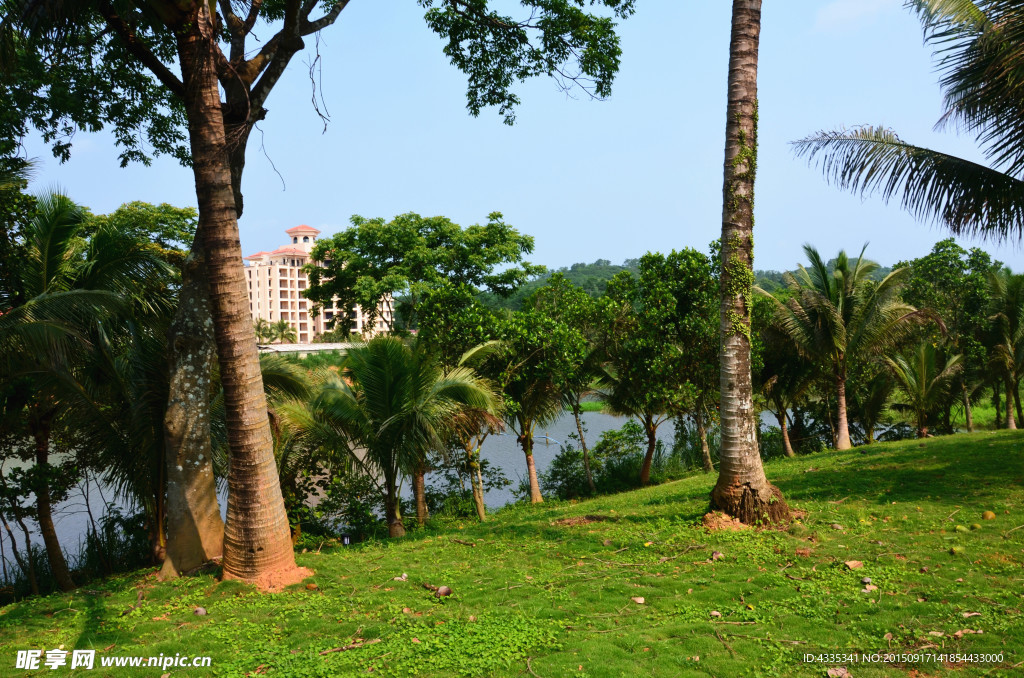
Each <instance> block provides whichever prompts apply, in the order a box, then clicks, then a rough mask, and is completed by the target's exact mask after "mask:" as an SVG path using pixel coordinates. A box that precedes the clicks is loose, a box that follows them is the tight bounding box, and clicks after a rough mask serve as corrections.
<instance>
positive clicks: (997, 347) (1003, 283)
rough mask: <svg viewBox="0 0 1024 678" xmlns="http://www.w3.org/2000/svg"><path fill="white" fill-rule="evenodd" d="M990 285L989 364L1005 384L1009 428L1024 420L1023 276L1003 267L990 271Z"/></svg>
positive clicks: (1007, 426) (1023, 423) (1014, 427)
mask: <svg viewBox="0 0 1024 678" xmlns="http://www.w3.org/2000/svg"><path fill="white" fill-rule="evenodd" d="M988 284H989V294H990V296H991V299H992V316H991V318H990V319H991V320H992V321H993V328H992V329H993V332H992V336H993V343H992V346H991V347H990V355H991V360H990V363H991V366H992V367H993V368H994V369H995V370H996V371H997V372H998V373H999V374H1001V375H1002V377H1003V382H1004V384H1005V387H1006V428H1009V429H1016V428H1017V426H1018V422H1020V421H1021V420H1022V419H1024V416H1022V413H1021V403H1020V393H1019V391H1020V380H1021V377H1022V376H1024V275H1020V274H1017V275H1014V274H1013V273H1012V272H1011V271H1010V269H1008V268H1004V269H1003V270H1001V271H999V272H993V273H990V274H989V276H988ZM1015 409H1016V416H1014V410H1015ZM1021 423H1022V425H1024V422H1021Z"/></svg>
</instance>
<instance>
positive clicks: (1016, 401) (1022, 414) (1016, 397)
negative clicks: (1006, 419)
mask: <svg viewBox="0 0 1024 678" xmlns="http://www.w3.org/2000/svg"><path fill="white" fill-rule="evenodd" d="M1010 392H1011V393H1013V405H1014V407H1015V408H1016V409H1017V421H1019V422H1024V411H1021V407H1020V381H1019V380H1018V381H1014V382H1013V387H1012V388H1011V389H1010Z"/></svg>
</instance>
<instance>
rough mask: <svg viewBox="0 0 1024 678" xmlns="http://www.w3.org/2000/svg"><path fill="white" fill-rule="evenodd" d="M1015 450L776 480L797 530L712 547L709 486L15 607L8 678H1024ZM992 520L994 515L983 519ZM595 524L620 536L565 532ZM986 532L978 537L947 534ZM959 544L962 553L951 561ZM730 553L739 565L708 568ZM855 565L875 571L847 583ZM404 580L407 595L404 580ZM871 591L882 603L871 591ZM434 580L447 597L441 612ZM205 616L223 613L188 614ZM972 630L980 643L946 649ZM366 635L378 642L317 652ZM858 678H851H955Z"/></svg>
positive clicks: (774, 472)
mask: <svg viewBox="0 0 1024 678" xmlns="http://www.w3.org/2000/svg"><path fill="white" fill-rule="evenodd" d="M1022 443H1024V434H1016V433H1013V432H998V433H978V434H974V435H972V436H967V435H960V436H951V437H946V438H936V439H932V440H929V441H928V442H927V443H926V444H924V445H923V446H921V445H919V444H918V443H917V442H906V443H894V444H888V445H876V446H874V447H872V448H870V449H869V450H867V451H865V452H861V451H859V450H854V451H852V452H849V453H835V452H829V453H822V454H818V455H813V456H808V457H803V458H800V459H797V460H792V461H790V460H784V461H779V462H776V463H772V464H769V465H768V474H769V476H770V477H771V478H772V479H773V480H774V481H775V482H776V483H777V484H778V485H779V486H780V487H781V488H782V490H783V492H784V493H785V494H786V496H787V498H788V499H789V501H790V503H791V504H792V505H793V506H794V507H796V508H800V509H803V510H806V511H807V512H808V515H807V516H806V518H805V519H804V520H803V522H802V523H798V524H796V525H794V526H793V528H792V529H791V530H790V531H789V532H772V531H765V532H755V531H747V532H738V533H737V532H732V533H723V532H718V533H708V532H707V531H706V530H704V529H703V528H702V527H700V518H701V515H702V514H703V513H704V509H705V506H706V497H707V493H708V490H709V488H710V484H711V482H712V478H711V477H710V476H699V477H693V478H689V479H686V480H682V481H678V482H675V483H670V484H667V485H663V486H660V487H655V488H651V489H647V490H642V491H638V492H632V493H628V494H622V495H618V496H614V497H605V498H600V499H596V500H592V501H588V502H580V503H577V504H557V505H556V504H546V505H543V506H540V507H529V506H521V507H515V508H511V509H509V510H505V511H502V512H501V513H500V514H499V515H498V516H496V517H495V519H494V520H492V521H491V522H489V523H487V524H484V525H476V524H473V523H470V522H467V523H465V524H464V525H462V526H459V525H452V526H450V527H448V528H445V529H438V530H437V531H427V532H417V533H413V534H412V535H411V536H410V537H408V538H406V539H404V540H402V541H400V542H397V543H368V544H363V545H360V546H357V547H349V548H343V549H336V550H333V551H328V550H327V549H324V551H323V552H322V553H306V554H302V555H300V556H299V561H300V563H301V564H303V565H306V566H308V567H311V568H313V569H315V570H316V576H315V578H314V581H315V582H316V584H317V585H318V588H317V589H315V590H309V589H307V588H304V587H298V588H297V590H293V591H290V592H286V593H282V594H275V595H259V594H255V593H253V592H252V591H251V590H250V589H248V588H247V587H245V586H242V585H239V584H237V583H224V584H221V583H218V582H216V581H215V580H214V579H213V578H212V576H199V577H192V578H187V579H183V580H180V581H177V582H174V583H171V584H158V583H156V582H155V581H154V580H153V579H152V576H151V574H150V573H147V572H144V573H137V574H134V575H131V576H125V577H120V578H116V579H112V580H110V581H107V582H104V583H103V584H102V585H96V586H95V587H94V588H90V589H89V590H82V591H79V592H76V593H74V594H72V595H61V596H57V595H55V596H51V597H48V598H44V599H39V600H34V601H29V602H26V603H22V604H18V605H14V606H10V607H8V608H5V609H2V610H0V647H4V648H6V649H4V650H3V651H2V653H0V654H2V657H0V675H12V672H13V668H12V667H13V666H14V652H13V649H14V648H27V647H39V648H43V649H48V648H53V647H56V646H57V645H58V644H64V645H65V646H66V647H67V648H72V647H75V648H96V649H103V648H108V647H109V648H110V649H109V650H108V651H107V652H106V654H107V655H131V654H144V655H157V654H159V653H161V652H162V653H168V654H173V653H175V652H183V653H195V654H210V655H213V657H214V669H215V670H216V672H217V673H218V674H220V675H245V673H246V672H247V671H252V670H254V669H257V667H260V666H261V665H263V666H264V669H261V671H263V670H265V671H266V672H267V675H269V676H336V675H350V674H356V673H360V674H362V675H365V674H366V673H367V671H368V670H369V669H370V668H371V667H372V668H373V669H374V670H373V673H374V674H384V675H396V674H397V675H472V676H485V675H501V676H518V675H524V674H525V675H527V676H528V675H530V672H532V673H533V675H536V676H543V677H544V678H550V677H552V676H567V675H574V676H632V675H651V676H699V675H705V676H736V675H779V676H803V675H807V676H822V675H824V674H825V667H824V666H823V665H821V664H816V665H810V664H804V663H801V656H802V655H803V654H804V653H808V652H811V653H813V652H828V651H831V652H852V651H857V652H875V651H883V650H887V649H889V648H891V649H892V650H894V651H912V650H920V651H925V652H972V653H987V652H1003V653H1004V654H1005V660H1006V661H1005V662H1004V663H1003V664H1002V665H1001V666H1002V668H996V669H995V670H993V665H991V664H989V665H984V666H983V665H977V664H976V665H963V666H961V667H954V668H958V675H963V676H980V675H987V676H997V675H1020V674H1019V673H1016V671H1019V670H1020V669H1019V668H1018V669H1016V670H1015V669H1011V668H1009V667H1010V666H1011V665H1013V664H1017V663H1018V662H1022V661H1024V616H1022V611H1021V610H1022V608H1024V601H1022V599H1021V592H1022V590H1024V586H1022V582H1024V570H1022V567H1021V566H1022V562H1024V529H1022V530H1017V531H1015V532H1012V533H1010V534H1008V535H1007V536H1006V537H1005V538H1004V535H1006V533H1007V532H1008V531H1009V530H1010V529H1011V528H1013V527H1016V526H1017V525H1020V524H1021V523H1024V455H1022ZM984 510H992V511H994V512H995V513H996V515H997V518H996V520H994V521H984V522H983V521H982V520H981V514H982V511H984ZM587 514H600V515H604V516H608V517H609V518H610V520H607V521H603V522H595V523H591V524H587V525H579V526H565V525H559V524H555V522H554V521H556V520H559V519H562V518H566V517H570V516H583V515H587ZM949 517H952V520H950V519H949ZM975 522H976V523H979V524H982V529H980V530H977V531H973V532H970V533H968V534H962V533H957V532H956V531H955V530H954V527H955V525H956V524H963V525H966V526H970V524H972V523H975ZM833 524H840V525H841V526H842V527H843V529H842V530H838V529H833V527H832V525H833ZM454 539H460V540H462V541H467V542H474V543H476V546H475V547H469V546H466V545H463V544H460V543H458V542H456V541H454ZM605 544H609V545H605ZM953 544H958V545H961V546H963V547H964V549H965V553H964V554H963V555H958V556H954V555H951V554H950V553H949V549H950V547H951V545H953ZM797 549H809V550H810V551H809V554H808V552H807V551H802V553H803V554H805V555H798V554H797ZM715 550H717V551H720V552H721V553H722V554H723V555H724V557H723V558H721V559H719V560H717V561H715V562H710V561H709V559H710V558H711V554H712V551H715ZM847 560H860V561H863V563H864V566H863V569H859V570H856V571H849V570H847V569H846V567H845V566H844V565H843V562H844V561H847ZM924 568H927V571H923V570H924ZM403 572H404V573H408V581H405V582H402V581H394V580H393V577H396V576H400V575H401V574H402V573H403ZM865 576H868V577H871V579H872V580H873V583H874V585H876V586H878V587H879V589H878V591H876V592H872V593H862V588H863V584H862V583H861V578H862V577H865ZM961 580H962V581H961ZM423 582H429V583H431V584H434V585H438V586H440V585H448V586H450V587H452V589H454V595H453V596H452V597H450V598H446V599H444V600H437V599H435V598H434V597H432V595H431V593H430V592H429V591H428V590H426V589H424V588H423V587H422V586H421V584H422V583H423ZM139 591H144V597H143V598H142V600H141V603H140V604H139V605H138V606H137V607H134V608H133V607H132V606H134V605H136V601H137V596H138V593H139ZM633 596H643V597H644V598H645V599H646V602H645V604H643V605H639V604H636V603H634V602H632V601H631V600H630V598H631V597H633ZM198 605H201V606H203V607H205V608H206V609H207V610H208V611H209V614H208V615H207V616H204V617H197V616H195V615H193V613H192V611H193V608H194V607H195V606H198ZM712 611H717V612H720V613H721V615H722V616H721V618H713V617H712V616H711V615H710V613H711V612H712ZM965 612H980V613H981V614H980V616H972V617H970V618H965V617H963V613H965ZM961 629H973V630H978V629H980V630H983V631H984V634H982V635H966V636H964V637H963V638H962V639H955V638H953V637H951V634H952V633H954V632H956V631H958V630H961ZM933 631H934V632H943V633H945V634H946V635H945V636H943V637H938V636H932V635H929V632H933ZM887 633H891V634H893V636H894V638H893V640H891V641H887V640H885V639H884V636H885V634H887ZM355 638H365V639H376V638H380V639H381V642H379V643H376V644H373V645H367V646H364V647H361V648H357V649H353V650H350V651H346V652H334V653H329V654H326V655H321V654H319V653H320V652H321V651H322V650H325V649H330V648H335V647H339V646H344V645H347V644H349V643H352V642H353V639H355ZM929 646H935V647H929ZM698 657H699V660H698V659H697V658H698ZM528 658H529V664H528V663H527V659H528ZM528 666H529V672H527V667H528ZM914 668H917V669H919V670H920V671H921V673H917V674H915V673H912V672H911V669H914ZM850 669H851V673H852V674H853V675H855V676H857V678H862V677H864V676H907V675H943V674H944V673H946V672H947V671H948V670H949V669H948V668H947V667H943V666H941V665H935V664H921V665H918V666H916V667H914V666H912V665H903V666H900V667H894V666H891V665H890V666H885V665H881V664H874V665H868V664H858V665H850ZM43 672H45V673H49V672H48V671H46V670H45V669H44V670H43ZM986 672H988V673H986ZM159 673H160V672H154V671H152V670H150V671H146V670H142V669H134V670H131V669H122V670H121V672H120V674H118V673H108V674H105V673H104V672H103V671H102V670H99V669H96V670H93V671H89V672H82V675H89V676H100V675H128V674H131V675H150V674H152V675H159ZM13 675H17V673H13ZM171 675H172V676H174V677H177V676H190V675H208V671H207V670H202V671H199V670H197V671H193V672H191V673H190V672H189V671H187V670H183V669H174V670H172V671H171Z"/></svg>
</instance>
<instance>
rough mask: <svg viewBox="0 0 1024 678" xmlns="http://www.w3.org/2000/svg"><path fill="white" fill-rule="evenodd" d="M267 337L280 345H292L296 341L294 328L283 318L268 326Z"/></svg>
mask: <svg viewBox="0 0 1024 678" xmlns="http://www.w3.org/2000/svg"><path fill="white" fill-rule="evenodd" d="M269 335H270V336H271V337H272V341H279V342H281V343H282V344H286V343H287V344H294V343H295V342H296V341H297V340H298V336H297V335H296V334H295V328H294V327H292V325H291V323H289V322H288V321H287V320H284V319H283V318H282V319H281V320H278V321H277V322H275V323H272V324H271V325H270V332H269Z"/></svg>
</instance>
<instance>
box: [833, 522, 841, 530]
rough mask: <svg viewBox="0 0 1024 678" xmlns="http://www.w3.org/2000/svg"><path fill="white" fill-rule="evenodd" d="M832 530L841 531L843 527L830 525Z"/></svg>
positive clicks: (837, 524)
mask: <svg viewBox="0 0 1024 678" xmlns="http://www.w3.org/2000/svg"><path fill="white" fill-rule="evenodd" d="M832 529H833V530H842V529H843V526H842V525H840V524H839V523H832Z"/></svg>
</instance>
